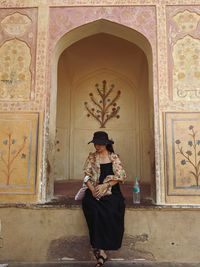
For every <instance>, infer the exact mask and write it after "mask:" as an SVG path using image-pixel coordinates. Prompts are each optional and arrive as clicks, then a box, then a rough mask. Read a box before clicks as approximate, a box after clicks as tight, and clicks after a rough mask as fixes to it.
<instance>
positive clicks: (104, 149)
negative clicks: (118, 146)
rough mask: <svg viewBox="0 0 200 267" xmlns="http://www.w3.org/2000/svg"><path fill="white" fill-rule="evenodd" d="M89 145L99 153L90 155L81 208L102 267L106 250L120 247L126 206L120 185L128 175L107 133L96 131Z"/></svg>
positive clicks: (86, 164) (98, 261) (105, 257)
mask: <svg viewBox="0 0 200 267" xmlns="http://www.w3.org/2000/svg"><path fill="white" fill-rule="evenodd" d="M89 143H93V144H94V147H95V149H96V152H94V153H90V154H89V156H88V158H87V160H86V163H85V166H84V173H85V178H84V183H85V184H86V185H87V187H88V189H87V190H86V192H85V196H84V198H83V200H82V208H83V212H84V215H85V218H86V222H87V225H88V229H89V236H90V243H91V246H92V248H93V253H94V256H95V257H96V259H97V264H96V267H100V266H102V265H103V264H104V263H105V261H106V260H107V259H108V257H107V255H106V252H105V250H117V249H119V248H120V247H121V243H122V238H123V233H124V212H125V204H124V197H123V196H122V193H121V191H120V187H119V183H121V182H122V183H123V182H124V180H125V178H126V173H125V171H124V169H123V167H122V164H121V161H120V159H119V157H118V155H117V154H115V153H114V150H113V147H112V144H113V143H114V142H113V141H112V140H109V139H108V134H107V133H106V132H102V131H99V132H95V133H94V136H93V139H92V141H91V142H89ZM89 143H88V144H89Z"/></svg>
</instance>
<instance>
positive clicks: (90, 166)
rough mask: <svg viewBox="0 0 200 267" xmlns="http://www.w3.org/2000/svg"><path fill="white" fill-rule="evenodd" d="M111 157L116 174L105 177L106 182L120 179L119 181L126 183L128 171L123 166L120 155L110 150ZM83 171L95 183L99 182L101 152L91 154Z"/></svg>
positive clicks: (85, 180)
mask: <svg viewBox="0 0 200 267" xmlns="http://www.w3.org/2000/svg"><path fill="white" fill-rule="evenodd" d="M109 158H110V161H111V162H112V166H113V172H114V175H108V176H107V177H106V178H105V179H104V183H106V182H109V181H119V182H122V183H124V180H125V179H126V172H125V170H124V168H123V166H122V163H121V160H120V159H119V156H118V155H117V154H115V153H110V152H109ZM83 171H84V174H85V176H86V177H88V176H89V177H88V178H89V179H90V181H91V182H92V183H93V184H97V183H98V180H99V176H100V156H99V153H97V152H94V153H90V154H89V156H88V158H87V160H86V162H85V165H84V168H83ZM87 180H88V179H87V178H86V179H84V182H87Z"/></svg>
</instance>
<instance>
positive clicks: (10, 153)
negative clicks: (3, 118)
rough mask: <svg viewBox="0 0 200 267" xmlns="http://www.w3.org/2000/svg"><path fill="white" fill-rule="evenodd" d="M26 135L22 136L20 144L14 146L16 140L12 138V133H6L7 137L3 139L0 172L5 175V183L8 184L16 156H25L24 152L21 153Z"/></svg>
mask: <svg viewBox="0 0 200 267" xmlns="http://www.w3.org/2000/svg"><path fill="white" fill-rule="evenodd" d="M26 140H27V137H26V136H24V137H23V142H22V144H21V145H19V146H18V147H16V143H17V140H16V139H14V138H12V134H11V133H8V134H7V138H6V139H4V140H3V142H2V144H3V145H4V146H5V149H1V150H0V159H1V161H2V163H3V165H4V168H3V169H2V172H3V173H4V174H5V177H6V185H9V184H10V178H11V175H12V174H13V172H14V170H15V168H13V165H14V163H15V161H16V159H17V158H19V157H20V156H21V159H25V158H26V154H25V153H22V151H23V149H24V147H25V145H26Z"/></svg>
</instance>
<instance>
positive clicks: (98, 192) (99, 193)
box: [95, 183, 109, 198]
mask: <svg viewBox="0 0 200 267" xmlns="http://www.w3.org/2000/svg"><path fill="white" fill-rule="evenodd" d="M108 187H109V184H107V183H105V184H99V185H97V186H96V187H95V195H96V197H98V198H100V197H101V196H102V195H103V194H104V193H105V191H107V189H108Z"/></svg>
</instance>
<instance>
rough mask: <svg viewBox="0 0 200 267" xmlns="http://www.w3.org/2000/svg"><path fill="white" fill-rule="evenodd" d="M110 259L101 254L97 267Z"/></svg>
mask: <svg viewBox="0 0 200 267" xmlns="http://www.w3.org/2000/svg"><path fill="white" fill-rule="evenodd" d="M107 260H108V257H106V258H104V257H103V256H102V255H99V258H98V262H97V264H96V265H95V267H101V266H103V265H104V263H105V262H106V261H107Z"/></svg>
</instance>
